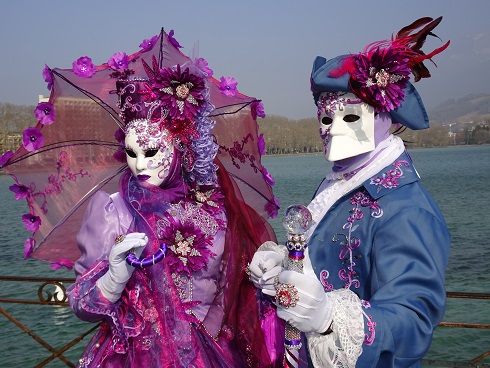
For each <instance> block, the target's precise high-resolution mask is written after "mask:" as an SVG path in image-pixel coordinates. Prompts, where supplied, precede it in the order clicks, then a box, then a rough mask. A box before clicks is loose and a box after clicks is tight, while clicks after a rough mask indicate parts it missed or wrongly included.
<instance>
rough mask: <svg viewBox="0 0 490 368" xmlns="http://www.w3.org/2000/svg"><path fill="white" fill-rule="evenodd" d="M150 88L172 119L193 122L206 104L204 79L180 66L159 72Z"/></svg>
mask: <svg viewBox="0 0 490 368" xmlns="http://www.w3.org/2000/svg"><path fill="white" fill-rule="evenodd" d="M152 87H153V92H155V93H157V94H158V95H159V96H158V98H159V99H160V100H161V101H162V104H163V106H165V107H166V108H167V109H168V116H169V117H170V118H172V119H179V120H186V119H188V120H191V121H193V120H194V117H195V116H196V115H197V114H198V113H199V112H200V111H201V108H202V106H203V105H204V104H205V103H206V99H205V96H204V89H205V85H204V79H202V78H200V77H198V76H197V75H195V74H192V73H190V71H189V69H188V68H186V69H184V70H182V69H181V68H180V65H177V67H176V68H175V69H173V68H165V69H162V70H160V74H159V75H157V76H156V82H155V83H154V84H153V86H152Z"/></svg>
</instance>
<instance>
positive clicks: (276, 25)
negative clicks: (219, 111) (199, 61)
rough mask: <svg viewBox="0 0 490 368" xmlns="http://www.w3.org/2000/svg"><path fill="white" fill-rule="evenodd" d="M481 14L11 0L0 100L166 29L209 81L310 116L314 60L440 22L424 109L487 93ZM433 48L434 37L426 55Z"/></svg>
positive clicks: (406, 7)
mask: <svg viewBox="0 0 490 368" xmlns="http://www.w3.org/2000/svg"><path fill="white" fill-rule="evenodd" d="M140 4H141V5H140ZM489 14H490V1H489V0H466V1H460V0H411V1H391V2H388V1H379V0H371V1H364V0H350V1H335V2H334V1H328V0H323V1H320V0H317V1H314V0H302V1H299V0H296V1H290V0H283V1H272V0H269V1H267V0H247V1H240V2H237V1H231V0H228V1H225V0H219V1H211V0H209V1H202V0H201V1H197V0H185V1H172V2H170V1H163V0H160V1H157V0H149V1H144V0H143V1H134V0H133V1H126V0H120V1H113V0H105V1H103V0H99V1H96V0H85V1H67V0H45V1H39V0H23V1H22V0H19V1H13V0H10V1H8V2H7V1H6V2H3V3H2V9H1V10H0V34H1V37H0V45H1V57H0V83H1V84H0V102H7V103H14V104H23V105H24V104H27V105H35V104H36V103H37V99H38V95H39V94H44V95H46V94H48V90H47V89H46V87H45V83H44V81H43V79H42V75H41V71H42V69H43V67H44V64H47V65H49V66H50V67H52V68H54V67H60V68H68V67H71V63H72V61H73V60H75V59H77V58H78V57H80V56H84V55H87V56H90V57H91V58H92V59H93V61H94V63H96V64H101V63H103V62H106V61H107V60H108V59H109V57H110V56H111V55H112V54H113V53H115V52H117V51H124V52H126V53H128V54H129V53H132V52H135V51H137V50H138V49H139V48H138V45H139V44H140V42H141V41H142V40H143V39H145V38H149V37H150V36H153V35H155V34H157V33H158V32H159V30H160V28H161V27H164V28H165V30H167V31H170V30H171V29H174V30H175V38H176V39H177V40H178V41H179V42H180V44H181V45H183V46H184V49H183V52H184V53H186V54H188V55H189V54H195V55H198V56H200V57H204V58H206V59H207V60H208V62H209V65H210V67H211V68H212V69H213V70H214V72H215V76H216V77H218V78H219V77H220V76H222V75H224V76H233V77H235V78H236V79H237V80H238V89H239V90H240V92H242V93H244V94H247V95H250V96H254V97H256V98H260V99H262V100H263V102H264V105H265V111H266V113H268V114H275V115H284V116H287V117H289V118H292V119H299V118H304V117H312V116H314V114H315V107H314V105H313V102H312V98H311V94H310V91H309V75H310V71H311V65H312V62H313V60H314V58H315V57H316V56H317V55H321V56H324V57H326V58H331V57H334V56H337V55H340V54H345V53H349V52H352V53H357V52H359V51H361V50H362V48H363V47H364V46H365V45H366V44H368V43H370V42H372V41H376V40H382V39H387V38H390V37H391V35H392V34H393V33H396V32H397V31H398V30H399V29H400V28H401V27H403V26H405V25H408V24H409V23H411V22H412V21H414V20H415V19H417V18H420V17H423V16H431V17H434V18H435V17H438V16H440V15H442V16H443V17H444V19H443V21H442V23H441V24H440V25H439V27H437V29H436V34H437V35H438V36H440V37H441V39H442V40H443V41H444V42H445V41H446V40H448V39H450V40H451V45H450V47H449V49H448V50H446V51H445V52H444V53H443V54H440V55H438V56H436V57H435V58H434V61H435V62H436V63H437V65H438V67H437V68H436V67H434V66H431V65H429V64H427V65H428V67H429V69H430V70H431V73H432V78H430V79H426V80H422V81H420V82H418V83H417V84H416V87H417V89H418V91H419V92H420V94H421V95H422V97H423V100H424V102H425V104H426V106H427V107H428V108H430V107H433V106H435V105H436V104H438V103H440V102H442V101H445V100H447V99H449V98H454V99H458V98H461V97H464V96H466V95H467V94H469V93H473V92H475V93H480V92H484V93H490V73H489V71H488V68H489V66H490V22H489V20H488V17H489ZM440 45H442V42H441V41H440V40H438V39H436V38H432V39H431V40H429V41H428V42H427V43H426V47H424V50H429V49H430V50H432V49H433V48H435V47H438V46H440Z"/></svg>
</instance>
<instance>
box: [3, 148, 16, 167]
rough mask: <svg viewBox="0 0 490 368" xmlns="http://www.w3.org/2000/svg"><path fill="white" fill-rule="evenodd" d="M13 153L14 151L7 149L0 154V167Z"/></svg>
mask: <svg viewBox="0 0 490 368" xmlns="http://www.w3.org/2000/svg"><path fill="white" fill-rule="evenodd" d="M13 155H14V153H13V152H12V150H8V151H7V152H5V153H4V154H3V155H1V156H0V167H2V166H3V165H4V164H6V163H7V161H8V160H9V159H10V157H12V156H13Z"/></svg>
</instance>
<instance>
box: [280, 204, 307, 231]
mask: <svg viewBox="0 0 490 368" xmlns="http://www.w3.org/2000/svg"><path fill="white" fill-rule="evenodd" d="M311 222H312V218H311V213H310V211H309V210H308V208H306V207H305V206H303V205H301V204H293V205H291V206H289V207H288V208H287V209H286V211H284V215H283V217H282V226H284V228H285V229H286V231H287V232H288V233H289V234H304V233H305V232H306V230H308V228H309V227H310V226H311Z"/></svg>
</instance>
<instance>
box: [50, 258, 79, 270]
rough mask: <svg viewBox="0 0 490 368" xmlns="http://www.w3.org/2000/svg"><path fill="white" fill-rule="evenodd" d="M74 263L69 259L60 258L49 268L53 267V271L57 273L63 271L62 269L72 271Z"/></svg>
mask: <svg viewBox="0 0 490 368" xmlns="http://www.w3.org/2000/svg"><path fill="white" fill-rule="evenodd" d="M73 265H74V263H73V262H72V261H70V260H69V259H66V258H60V259H58V260H57V261H56V262H52V263H51V264H50V265H49V267H51V269H52V270H54V271H57V270H59V269H61V268H62V267H65V268H66V269H68V270H71V269H72V268H73Z"/></svg>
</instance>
